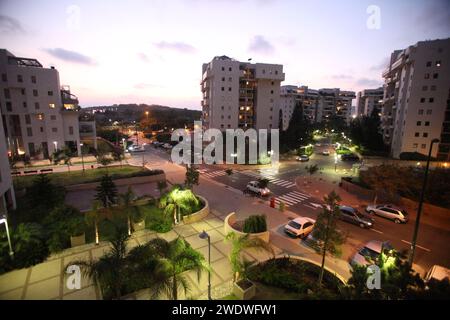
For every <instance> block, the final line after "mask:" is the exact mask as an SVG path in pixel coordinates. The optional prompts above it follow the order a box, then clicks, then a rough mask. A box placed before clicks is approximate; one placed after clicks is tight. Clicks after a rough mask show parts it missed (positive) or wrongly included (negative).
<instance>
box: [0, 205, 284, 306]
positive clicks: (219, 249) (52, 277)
mask: <svg viewBox="0 0 450 320" xmlns="http://www.w3.org/2000/svg"><path fill="white" fill-rule="evenodd" d="M215 213H216V212H215ZM216 214H217V213H216ZM218 216H219V214H217V215H215V214H213V213H210V215H209V216H208V217H207V218H206V219H204V220H202V221H200V222H196V223H193V224H190V225H179V226H176V227H175V228H174V229H173V230H171V231H170V232H168V233H163V234H161V233H156V232H153V231H150V230H144V231H140V232H136V233H134V234H133V235H132V237H131V238H130V240H129V241H128V248H129V249H131V248H133V247H135V246H137V245H139V244H144V243H146V242H147V241H149V240H150V239H153V238H155V237H159V238H164V239H166V240H169V241H170V240H172V239H175V238H176V237H178V236H182V237H184V238H185V239H186V240H187V241H188V242H189V243H190V244H191V245H192V247H193V248H194V249H196V250H198V251H200V252H201V253H203V255H204V256H205V258H206V259H207V258H208V245H207V241H206V240H202V239H200V238H199V236H198V235H199V233H200V232H202V231H203V230H205V231H207V232H208V233H209V235H210V236H211V264H212V270H213V271H212V276H211V281H212V288H213V289H212V295H213V298H216V299H217V298H220V297H223V296H225V295H227V294H229V293H230V292H231V289H232V282H231V279H232V273H231V268H230V263H229V260H228V255H229V252H230V250H231V245H230V244H229V243H227V242H225V241H224V237H225V235H224V231H223V220H221V219H220V218H218ZM274 249H275V252H276V253H280V250H279V249H277V248H274ZM107 250H109V245H108V243H107V242H102V243H100V244H99V245H98V246H95V245H94V244H88V245H84V246H80V247H76V248H71V249H68V250H65V251H63V252H62V253H60V254H56V255H52V256H50V257H49V259H47V260H46V261H45V262H43V263H40V264H38V265H35V266H33V267H30V268H27V269H21V270H15V271H12V272H9V273H6V274H3V275H1V276H0V300H5V299H27V300H31V299H42V300H49V299H63V300H70V299H83V300H95V299H100V298H101V297H100V293H99V292H98V290H97V288H96V287H95V286H94V285H93V283H92V282H91V281H90V280H89V279H86V278H83V279H82V280H81V289H79V290H70V289H68V288H67V286H66V281H67V274H66V273H65V266H67V264H69V263H70V262H71V261H74V260H79V259H84V260H87V259H97V258H99V257H101V256H102V255H103V254H104V253H105V252H107ZM246 256H247V258H249V259H252V260H255V259H258V260H259V259H264V258H265V256H266V254H261V253H257V252H254V251H248V252H247V253H246ZM187 276H188V280H189V282H190V283H191V288H192V290H191V291H190V292H189V293H188V294H187V296H185V295H184V294H183V293H180V296H179V299H184V298H196V299H206V298H207V296H206V293H207V285H208V283H207V282H208V277H207V273H204V274H203V275H202V277H201V279H200V282H198V281H197V276H196V274H195V273H194V272H188V273H187ZM149 297H150V295H149V292H148V290H142V291H140V292H137V293H135V294H131V295H130V296H128V297H127V298H128V299H149Z"/></svg>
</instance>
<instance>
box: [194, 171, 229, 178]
mask: <svg viewBox="0 0 450 320" xmlns="http://www.w3.org/2000/svg"><path fill="white" fill-rule="evenodd" d="M198 172H200V173H201V175H202V176H206V177H208V178H215V177H221V176H224V175H226V174H227V173H226V172H225V171H224V170H215V171H209V170H207V169H200V170H198Z"/></svg>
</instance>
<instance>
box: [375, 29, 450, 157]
mask: <svg viewBox="0 0 450 320" xmlns="http://www.w3.org/2000/svg"><path fill="white" fill-rule="evenodd" d="M383 78H384V82H385V84H384V97H383V107H382V116H381V121H382V125H381V130H382V133H383V138H384V141H385V142H386V143H387V144H389V145H390V147H391V155H392V156H393V157H394V158H399V157H400V155H401V154H402V153H403V152H412V153H414V152H417V153H421V154H428V151H429V147H430V142H431V140H432V139H435V138H437V139H440V143H439V145H438V146H436V145H434V147H433V151H432V156H433V157H436V156H438V157H439V159H441V160H445V161H448V160H450V158H449V155H450V108H449V100H450V38H449V39H443V40H432V41H421V42H418V43H417V44H415V45H412V46H409V47H408V48H406V49H404V50H396V51H394V52H393V53H392V54H391V59H390V63H389V66H388V68H387V69H386V70H385V71H384V72H383Z"/></svg>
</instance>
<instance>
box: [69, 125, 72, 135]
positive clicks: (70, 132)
mask: <svg viewBox="0 0 450 320" xmlns="http://www.w3.org/2000/svg"><path fill="white" fill-rule="evenodd" d="M69 134H70V135H73V127H72V126H70V127H69Z"/></svg>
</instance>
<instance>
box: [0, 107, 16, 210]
mask: <svg viewBox="0 0 450 320" xmlns="http://www.w3.org/2000/svg"><path fill="white" fill-rule="evenodd" d="M1 114H2V113H1V110H0V116H1ZM15 208H16V197H15V195H14V187H13V184H12V179H11V170H10V168H9V161H8V151H7V148H6V139H5V134H4V131H3V123H2V122H0V216H2V215H3V214H5V213H7V212H8V209H15Z"/></svg>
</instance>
